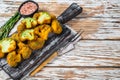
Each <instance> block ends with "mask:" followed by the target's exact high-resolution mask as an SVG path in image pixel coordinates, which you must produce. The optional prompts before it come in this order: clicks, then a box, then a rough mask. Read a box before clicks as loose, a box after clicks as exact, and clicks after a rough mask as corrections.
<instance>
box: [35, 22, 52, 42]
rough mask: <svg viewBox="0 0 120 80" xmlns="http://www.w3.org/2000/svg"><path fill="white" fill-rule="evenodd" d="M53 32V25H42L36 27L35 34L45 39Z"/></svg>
mask: <svg viewBox="0 0 120 80" xmlns="http://www.w3.org/2000/svg"><path fill="white" fill-rule="evenodd" d="M50 32H51V27H50V26H49V25H45V24H44V25H40V26H38V27H36V28H35V34H37V35H38V36H40V38H42V39H43V40H47V39H48V35H49V33H50Z"/></svg>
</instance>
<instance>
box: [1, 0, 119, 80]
mask: <svg viewBox="0 0 120 80" xmlns="http://www.w3.org/2000/svg"><path fill="white" fill-rule="evenodd" d="M23 1H24V0H0V4H1V5H0V7H1V9H0V26H1V25H3V24H4V23H5V22H6V21H7V20H8V19H9V18H10V17H11V16H12V15H13V14H14V13H15V12H16V11H17V9H18V7H19V5H20V4H21V3H22V2H23ZM35 1H36V2H38V3H39V6H40V10H45V11H49V12H50V13H53V14H55V15H56V16H59V15H60V14H61V13H62V12H63V11H64V10H65V9H66V8H67V7H68V6H69V5H70V4H71V3H73V2H76V3H78V4H79V5H80V6H81V7H83V12H82V14H80V15H78V16H77V17H76V18H74V19H72V20H71V21H69V22H68V23H66V24H67V25H69V26H70V27H72V28H73V29H74V30H76V31H78V30H79V29H83V30H84V33H83V34H82V40H81V41H79V42H78V43H77V44H76V45H75V49H74V50H72V51H70V52H68V53H66V54H65V55H63V56H60V57H59V56H58V57H57V58H55V59H54V60H53V61H52V62H50V63H49V64H48V65H46V67H45V68H44V69H42V71H40V72H39V73H37V74H36V75H35V76H33V77H27V78H26V79H25V80H45V79H48V80H60V79H63V80H120V0H35ZM1 74H4V72H1V71H0V79H2V80H6V79H5V78H3V76H2V75H1Z"/></svg>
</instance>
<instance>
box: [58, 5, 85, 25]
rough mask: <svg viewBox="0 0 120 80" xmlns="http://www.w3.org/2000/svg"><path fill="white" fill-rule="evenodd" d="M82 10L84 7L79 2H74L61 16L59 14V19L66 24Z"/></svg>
mask: <svg viewBox="0 0 120 80" xmlns="http://www.w3.org/2000/svg"><path fill="white" fill-rule="evenodd" d="M82 11H83V8H82V7H80V6H79V5H78V4H77V3H72V4H71V5H70V6H69V7H68V8H67V9H66V10H65V11H64V12H63V13H62V14H61V15H60V16H58V18H57V19H58V21H59V22H60V23H61V24H64V23H67V22H68V21H70V20H71V19H73V18H74V17H76V16H77V15H79V14H80V13H82Z"/></svg>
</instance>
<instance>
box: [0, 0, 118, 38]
mask: <svg viewBox="0 0 120 80" xmlns="http://www.w3.org/2000/svg"><path fill="white" fill-rule="evenodd" d="M21 2H22V1H21ZM21 2H20V1H13V2H12V0H6V1H5V2H4V3H3V4H2V5H0V7H1V8H2V9H1V10H0V12H1V13H0V18H1V19H2V20H0V22H1V24H0V25H2V24H4V22H5V21H6V20H8V19H9V17H10V16H11V15H13V14H14V13H15V12H16V11H17V9H18V7H19V5H20V4H21ZM73 2H74V1H73ZM69 3H72V1H70V2H69ZM69 3H67V4H66V3H63V2H56V1H54V2H52V3H50V2H39V6H40V10H46V11H49V12H51V13H54V14H55V15H56V16H58V15H60V14H61V13H62V12H63V11H64V10H65V9H66V8H67V7H68V6H69V5H70V4H69ZM77 3H78V4H79V5H80V6H82V7H83V13H82V14H80V15H78V16H77V17H76V18H74V19H73V20H71V21H70V22H68V23H67V24H68V25H69V26H70V27H72V28H73V29H75V30H76V31H78V30H79V29H83V30H84V31H85V32H84V34H83V35H82V36H83V39H120V36H119V35H120V11H119V10H120V5H119V1H118V3H117V0H115V1H113V2H109V1H92V0H91V1H88V2H87V1H86V0H85V1H84V0H80V1H77ZM3 5H4V7H3Z"/></svg>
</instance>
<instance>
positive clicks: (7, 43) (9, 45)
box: [0, 38, 16, 53]
mask: <svg viewBox="0 0 120 80" xmlns="http://www.w3.org/2000/svg"><path fill="white" fill-rule="evenodd" d="M0 46H1V51H2V53H8V52H11V51H13V50H15V49H16V42H15V40H13V39H11V38H5V39H3V40H1V41H0Z"/></svg>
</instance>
